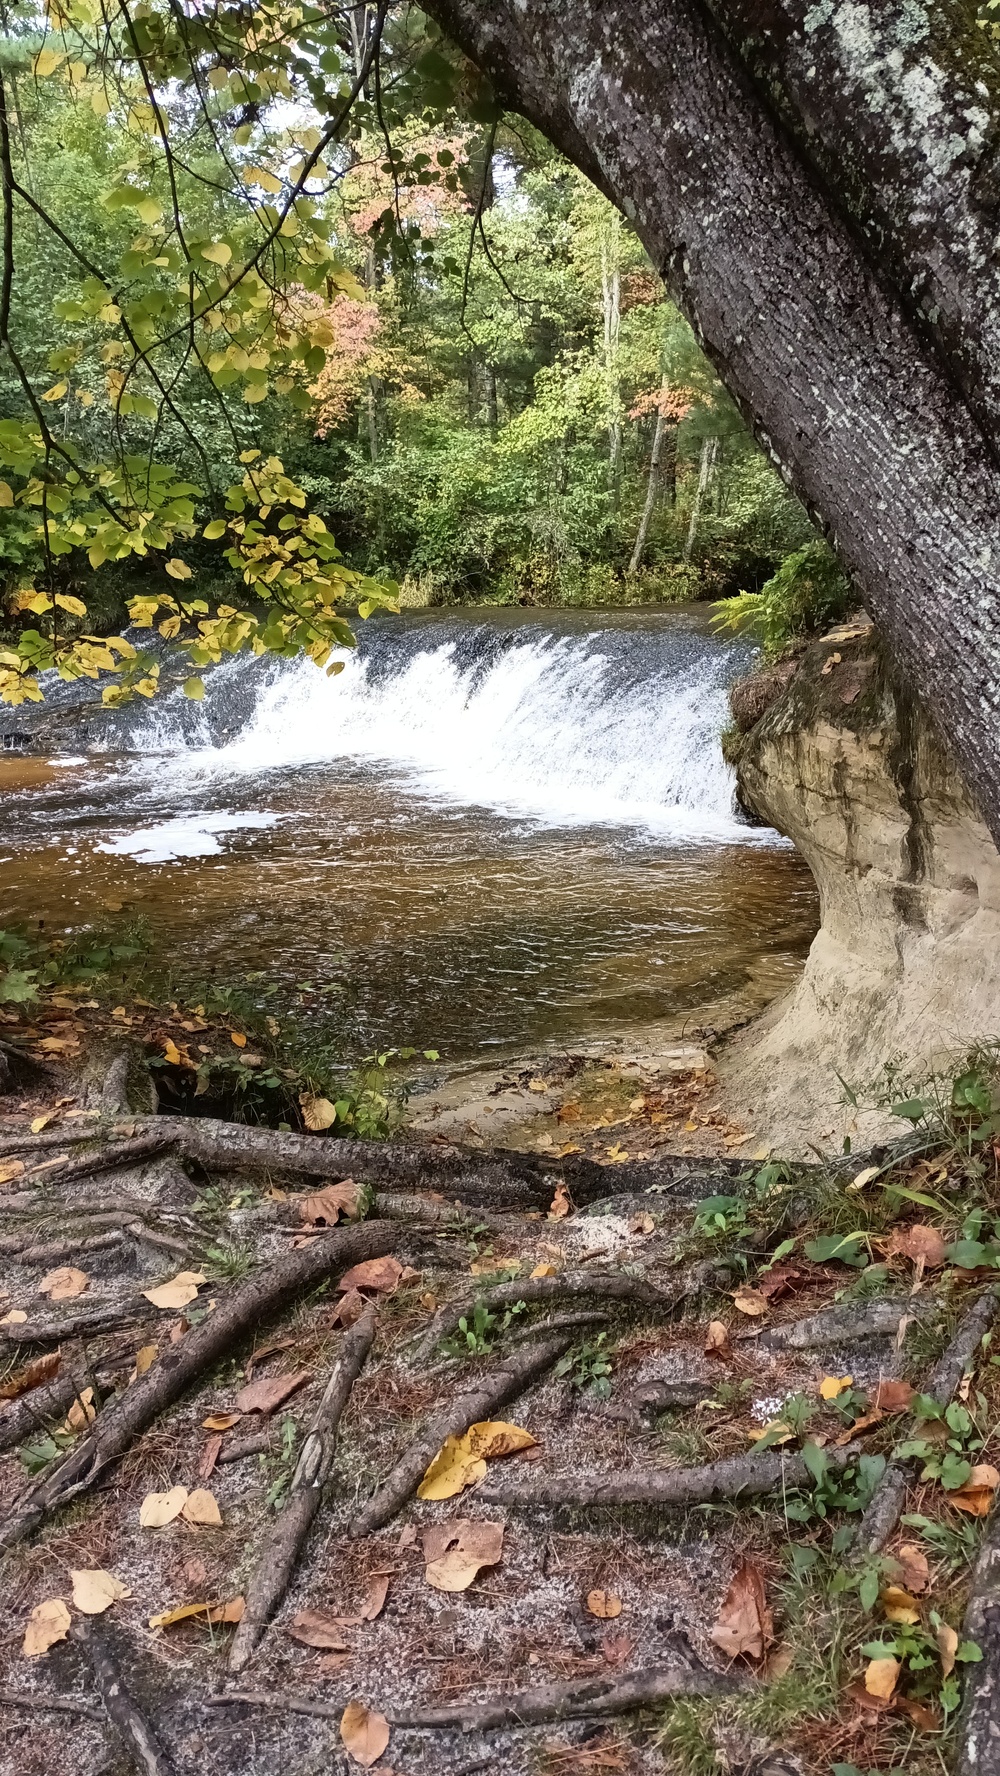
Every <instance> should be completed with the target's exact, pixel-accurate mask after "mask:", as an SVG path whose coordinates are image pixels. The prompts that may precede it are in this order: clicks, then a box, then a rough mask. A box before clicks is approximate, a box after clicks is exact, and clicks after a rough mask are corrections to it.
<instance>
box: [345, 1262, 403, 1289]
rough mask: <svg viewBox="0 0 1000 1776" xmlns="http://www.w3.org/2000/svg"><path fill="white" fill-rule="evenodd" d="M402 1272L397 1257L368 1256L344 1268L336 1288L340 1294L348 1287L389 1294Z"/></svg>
mask: <svg viewBox="0 0 1000 1776" xmlns="http://www.w3.org/2000/svg"><path fill="white" fill-rule="evenodd" d="M402 1274H403V1266H402V1265H401V1264H400V1262H399V1259H398V1258H368V1259H366V1260H365V1262H364V1263H363V1264H353V1265H352V1266H351V1268H350V1270H345V1272H344V1274H343V1276H342V1277H341V1279H340V1282H339V1283H338V1284H337V1288H338V1290H339V1291H340V1293H341V1294H342V1295H343V1294H346V1292H347V1290H348V1289H371V1290H372V1291H373V1292H374V1293H375V1294H376V1295H391V1294H392V1291H393V1289H395V1288H396V1286H397V1284H398V1282H399V1279H400V1277H401V1276H402Z"/></svg>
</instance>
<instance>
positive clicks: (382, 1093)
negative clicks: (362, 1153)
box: [333, 1048, 438, 1141]
mask: <svg viewBox="0 0 1000 1776" xmlns="http://www.w3.org/2000/svg"><path fill="white" fill-rule="evenodd" d="M416 1053H417V1050H416V1049H415V1048H386V1049H383V1050H382V1051H381V1053H378V1054H371V1055H366V1056H365V1058H364V1060H363V1061H362V1062H361V1064H360V1066H359V1067H358V1068H357V1070H356V1071H355V1073H354V1074H353V1075H352V1076H351V1079H350V1081H349V1083H348V1085H347V1087H346V1089H345V1090H344V1091H343V1092H342V1093H341V1095H340V1096H339V1097H337V1098H336V1099H335V1101H334V1108H335V1110H336V1112H337V1120H336V1123H335V1125H334V1130H333V1132H334V1133H335V1134H342V1135H357V1136H358V1137H359V1138H360V1139H361V1140H363V1141H387V1140H388V1139H389V1136H390V1135H391V1134H393V1133H394V1131H395V1130H396V1129H397V1128H398V1127H399V1124H400V1123H401V1122H402V1120H403V1116H404V1114H405V1111H406V1105H407V1103H408V1101H409V1096H410V1085H409V1082H408V1081H407V1080H405V1079H393V1078H392V1077H391V1075H390V1073H389V1071H388V1069H389V1066H390V1063H391V1062H392V1061H411V1060H412V1059H413V1058H414V1056H415V1055H416ZM422 1053H423V1057H424V1059H425V1060H427V1061H436V1060H437V1059H438V1052H437V1049H435V1048H425V1049H424V1050H423V1051H422Z"/></svg>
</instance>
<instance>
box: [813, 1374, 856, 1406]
mask: <svg viewBox="0 0 1000 1776" xmlns="http://www.w3.org/2000/svg"><path fill="white" fill-rule="evenodd" d="M853 1385H854V1377H853V1375H824V1377H823V1379H822V1381H821V1382H820V1384H819V1393H820V1399H821V1400H835V1399H836V1398H837V1396H838V1394H842V1393H843V1392H844V1390H845V1388H849V1387H853Z"/></svg>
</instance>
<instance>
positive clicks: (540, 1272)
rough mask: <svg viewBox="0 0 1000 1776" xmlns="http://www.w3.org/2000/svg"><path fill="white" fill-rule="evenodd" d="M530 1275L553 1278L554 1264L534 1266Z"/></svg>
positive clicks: (554, 1273)
mask: <svg viewBox="0 0 1000 1776" xmlns="http://www.w3.org/2000/svg"><path fill="white" fill-rule="evenodd" d="M531 1275H532V1276H533V1277H554V1276H555V1275H556V1267H555V1265H554V1264H536V1265H535V1268H534V1270H533V1271H532V1272H531Z"/></svg>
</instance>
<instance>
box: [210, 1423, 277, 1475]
mask: <svg viewBox="0 0 1000 1776" xmlns="http://www.w3.org/2000/svg"><path fill="white" fill-rule="evenodd" d="M270 1447H271V1433H270V1431H258V1432H257V1433H256V1435H255V1436H253V1437H239V1438H236V1439H235V1440H234V1441H233V1442H232V1443H224V1444H223V1445H222V1448H221V1449H220V1450H219V1453H218V1455H217V1457H216V1464H217V1465H218V1466H219V1467H223V1466H224V1465H225V1463H226V1462H238V1461H246V1459H247V1457H248V1456H250V1455H266V1454H267V1452H268V1450H269V1449H270Z"/></svg>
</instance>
